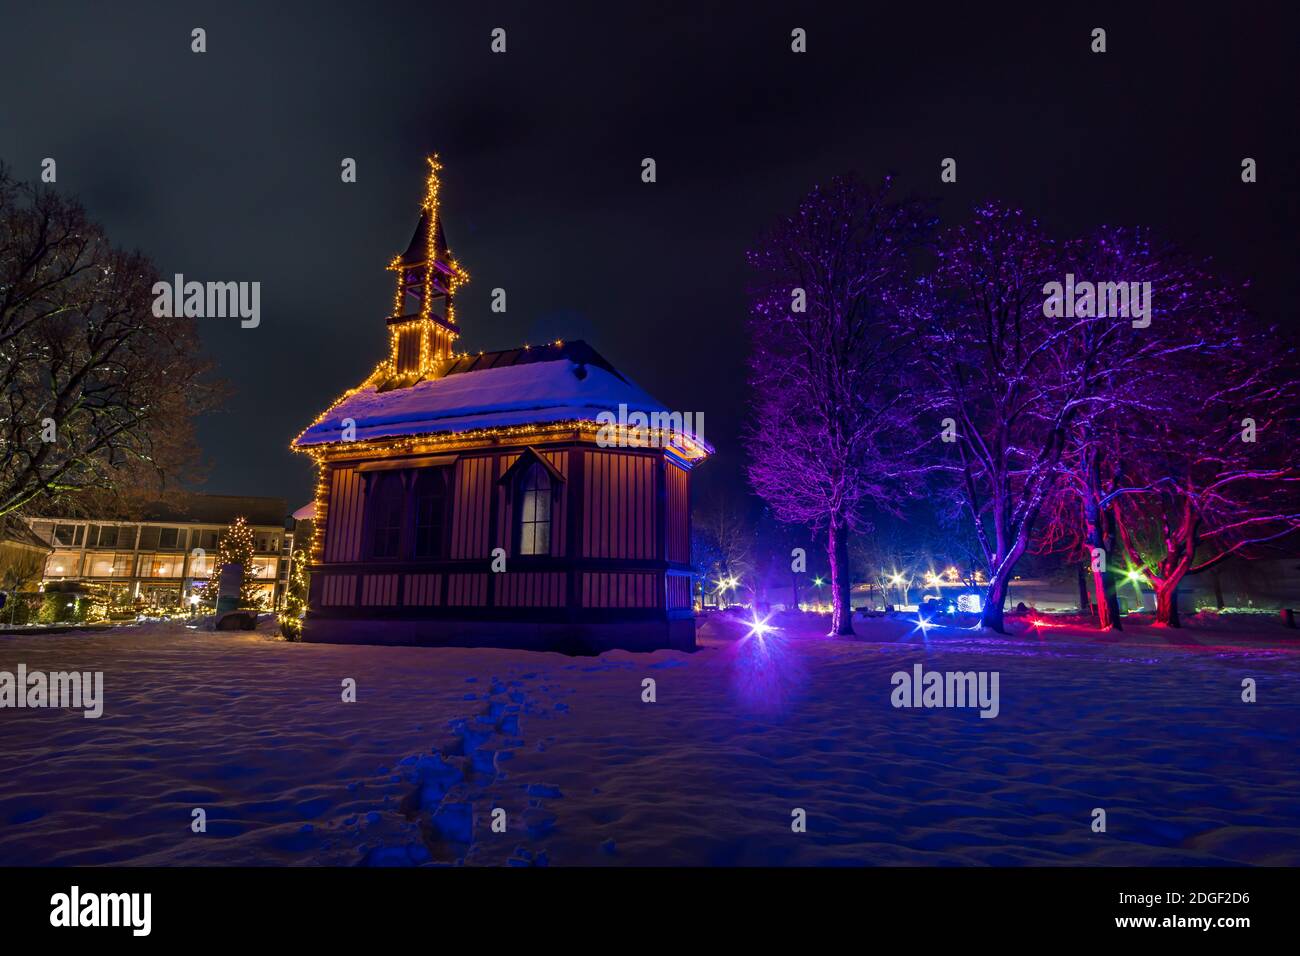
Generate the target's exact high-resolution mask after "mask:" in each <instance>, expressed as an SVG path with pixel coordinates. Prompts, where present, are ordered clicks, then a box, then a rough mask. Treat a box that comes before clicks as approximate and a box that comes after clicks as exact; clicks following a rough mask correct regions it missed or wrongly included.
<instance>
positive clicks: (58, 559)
mask: <svg viewBox="0 0 1300 956" xmlns="http://www.w3.org/2000/svg"><path fill="white" fill-rule="evenodd" d="M287 514H288V511H287V506H286V505H285V502H284V499H283V498H253V497H244V496H238V495H200V494H193V495H185V496H182V497H181V498H179V499H178V501H177V502H176V503H175V504H171V503H160V504H157V505H154V506H151V507H150V508H148V509H146V510H145V511H144V512H143V515H142V519H141V520H139V521H110V520H99V519H93V518H90V519H87V518H53V517H41V516H38V517H33V518H29V519H28V525H29V527H30V528H31V530H32V531H33V532H34V533H35V535H36V537H37V538H38V539H39V540H41V541H42V542H44V543H45V544H47V545H48V546H49V548H50V549H51V553H50V555H49V557H48V558H47V559H46V562H45V575H44V581H45V583H47V584H48V583H49V582H52V581H89V582H96V583H101V584H106V585H109V586H110V588H111V589H112V590H113V591H117V592H118V593H119V594H120V595H121V596H122V597H123V598H124V599H125V600H127V601H131V602H134V601H136V600H137V599H138V600H140V601H143V602H144V603H145V604H150V605H158V606H168V605H173V604H174V605H179V604H182V603H184V602H185V601H187V600H188V599H189V598H190V596H191V595H193V594H195V593H196V591H201V590H202V589H203V586H204V585H205V584H206V583H207V580H208V577H209V576H210V575H211V573H212V564H213V561H214V560H215V559H216V555H217V541H218V538H219V537H220V535H221V533H222V532H223V531H225V529H226V528H227V527H228V526H229V525H230V523H231V522H232V521H234V520H235V518H237V517H240V516H243V517H244V518H245V519H246V520H247V521H248V523H249V525H250V526H251V527H252V529H253V542H254V551H255V558H256V562H255V564H254V567H253V571H252V573H253V576H254V577H255V578H256V580H257V582H258V585H259V587H258V591H259V594H260V596H262V597H263V598H264V599H265V601H266V603H267V604H268V605H269V606H276V605H278V604H279V603H280V600H281V599H282V597H283V595H284V590H285V586H286V584H287V582H288V574H289V554H290V551H291V549H292V547H293V534H292V532H291V531H286V530H285V518H286V515H287Z"/></svg>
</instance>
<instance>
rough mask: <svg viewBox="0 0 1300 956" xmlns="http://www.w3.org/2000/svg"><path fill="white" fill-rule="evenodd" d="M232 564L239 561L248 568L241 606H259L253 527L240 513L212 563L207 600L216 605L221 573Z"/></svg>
mask: <svg viewBox="0 0 1300 956" xmlns="http://www.w3.org/2000/svg"><path fill="white" fill-rule="evenodd" d="M230 564H238V565H240V566H241V567H243V569H244V579H243V581H242V582H241V583H240V586H239V604H240V606H241V607H256V606H257V603H258V595H259V590H260V589H259V588H258V584H257V577H256V574H257V571H258V568H257V566H255V565H254V564H253V529H252V528H250V527H249V525H248V521H247V520H246V519H245V518H244V517H243V516H240V517H238V518H236V519H235V520H234V521H232V522H231V523H230V527H228V528H226V530H225V531H224V532H222V535H221V540H220V541H219V542H218V543H217V557H216V560H215V561H214V562H213V565H212V577H210V578H209V579H208V586H207V587H206V588H204V589H203V603H204V604H205V605H207V606H209V607H215V606H216V603H217V592H218V591H219V590H220V587H221V572H222V570H223V569H224V568H225V567H226V566H227V565H230Z"/></svg>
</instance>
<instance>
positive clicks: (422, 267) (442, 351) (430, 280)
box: [388, 153, 469, 383]
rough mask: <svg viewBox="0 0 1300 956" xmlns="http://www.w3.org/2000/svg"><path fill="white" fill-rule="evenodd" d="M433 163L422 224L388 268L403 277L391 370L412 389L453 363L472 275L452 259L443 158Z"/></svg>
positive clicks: (392, 325)
mask: <svg viewBox="0 0 1300 956" xmlns="http://www.w3.org/2000/svg"><path fill="white" fill-rule="evenodd" d="M427 162H428V165H429V174H428V177H427V178H426V179H425V186H424V201H423V202H422V203H421V204H420V220H419V222H418V223H417V224H416V226H415V233H414V235H412V236H411V241H410V242H409V243H408V244H407V246H406V251H405V252H403V253H402V254H401V255H400V256H396V257H395V258H394V259H393V261H392V262H390V263H389V264H388V268H389V269H390V270H392V271H394V272H396V273H397V294H396V297H395V300H394V303H393V314H392V315H390V316H389V318H388V326H389V337H390V339H391V343H392V344H391V349H390V356H389V363H388V364H389V366H390V368H391V370H392V374H393V375H394V376H396V377H397V378H398V379H400V380H403V381H407V382H408V383H409V382H411V381H418V380H419V379H420V378H422V377H425V376H428V375H432V374H435V373H436V370H437V368H438V367H439V366H440V365H441V364H442V363H443V362H444V361H445V360H446V359H448V358H450V356H451V348H452V345H453V343H454V342H455V340H456V338H457V336H459V335H460V329H459V328H458V327H457V325H456V314H455V311H454V304H453V299H454V297H455V293H456V290H457V289H458V288H460V286H462V285H464V284H465V283H466V282H468V281H469V273H467V272H466V271H465V270H464V269H463V268H461V265H460V263H458V262H457V261H456V259H455V257H454V256H452V254H451V250H450V249H449V248H448V246H447V237H446V235H445V234H444V233H443V230H442V215H441V212H440V209H439V198H438V194H439V191H440V190H441V186H442V184H441V181H440V180H439V178H438V173H439V172H440V171H441V170H442V163H441V162H440V161H439V159H438V154H437V153H435V154H433V155H432V156H430V157H428V159H427Z"/></svg>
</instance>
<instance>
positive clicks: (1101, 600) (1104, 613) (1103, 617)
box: [1083, 464, 1124, 631]
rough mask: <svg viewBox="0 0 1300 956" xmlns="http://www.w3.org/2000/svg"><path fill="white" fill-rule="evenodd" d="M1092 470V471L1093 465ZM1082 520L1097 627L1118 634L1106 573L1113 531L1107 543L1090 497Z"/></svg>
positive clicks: (1116, 611)
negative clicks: (1091, 567)
mask: <svg viewBox="0 0 1300 956" xmlns="http://www.w3.org/2000/svg"><path fill="white" fill-rule="evenodd" d="M1093 467H1094V469H1095V464H1094V466H1093ZM1092 480H1093V482H1094V483H1095V484H1100V479H1098V478H1097V477H1096V476H1095V475H1094V476H1093V479H1092ZM1083 519H1084V523H1085V526H1086V529H1087V533H1086V540H1087V543H1088V550H1089V558H1090V562H1091V563H1092V564H1093V565H1094V568H1095V569H1094V570H1093V572H1092V592H1093V594H1094V595H1095V596H1096V599H1097V626H1098V627H1099V628H1101V629H1102V630H1103V631H1122V630H1123V629H1124V628H1123V626H1122V625H1121V624H1120V622H1119V595H1118V594H1117V593H1116V591H1115V575H1114V574H1113V573H1111V570H1110V562H1111V554H1112V553H1113V551H1114V548H1115V544H1116V542H1115V540H1114V539H1115V534H1114V531H1113V530H1112V531H1111V534H1110V535H1109V537H1110V539H1111V540H1109V541H1107V540H1106V537H1107V536H1106V534H1105V531H1106V526H1105V525H1106V516H1105V515H1104V514H1103V513H1102V511H1101V509H1100V508H1099V507H1098V506H1097V504H1096V500H1095V499H1093V498H1090V500H1089V501H1088V502H1087V503H1086V504H1085V505H1084V509H1083ZM1093 549H1097V550H1099V551H1100V552H1101V554H1100V555H1098V557H1099V558H1100V561H1098V560H1097V558H1095V557H1093V555H1094V554H1095V551H1094V550H1093Z"/></svg>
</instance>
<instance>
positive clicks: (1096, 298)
mask: <svg viewBox="0 0 1300 956" xmlns="http://www.w3.org/2000/svg"><path fill="white" fill-rule="evenodd" d="M1043 295H1045V296H1047V298H1046V299H1044V300H1043V315H1044V316H1046V317H1047V318H1049V319H1059V318H1062V317H1064V318H1070V319H1074V318H1080V319H1090V318H1097V319H1104V318H1123V319H1129V318H1131V319H1132V320H1133V328H1135V329H1145V328H1146V327H1147V326H1149V325H1150V324H1151V283H1150V282H1075V281H1074V273H1073V272H1067V273H1066V274H1065V283H1064V284H1062V283H1060V282H1049V283H1047V284H1046V285H1045V286H1043Z"/></svg>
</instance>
